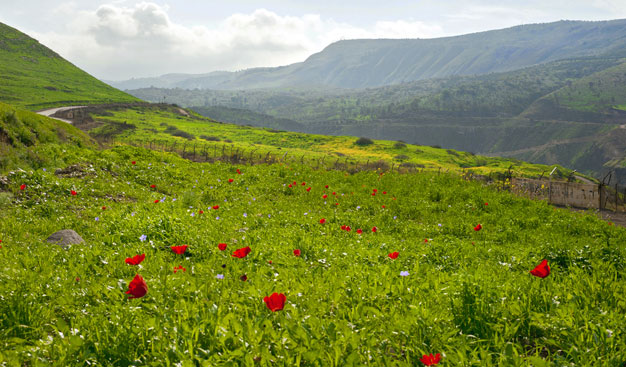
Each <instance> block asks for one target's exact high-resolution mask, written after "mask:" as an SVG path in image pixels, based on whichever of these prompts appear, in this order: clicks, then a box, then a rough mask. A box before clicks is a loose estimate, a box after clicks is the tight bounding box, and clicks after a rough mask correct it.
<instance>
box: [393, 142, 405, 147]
mask: <svg viewBox="0 0 626 367" xmlns="http://www.w3.org/2000/svg"><path fill="white" fill-rule="evenodd" d="M393 147H394V148H396V149H402V148H406V144H405V143H404V142H401V141H399V142H397V143H395V144H394V145H393Z"/></svg>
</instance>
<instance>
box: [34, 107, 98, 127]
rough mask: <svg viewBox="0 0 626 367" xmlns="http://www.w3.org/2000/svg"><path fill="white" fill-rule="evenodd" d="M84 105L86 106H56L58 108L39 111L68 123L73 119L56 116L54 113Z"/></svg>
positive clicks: (41, 113) (43, 114)
mask: <svg viewBox="0 0 626 367" xmlns="http://www.w3.org/2000/svg"><path fill="white" fill-rule="evenodd" d="M82 107H86V106H67V107H56V108H50V109H48V110H42V111H37V113H38V114H40V115H42V116H47V117H50V118H53V119H55V120H59V121H63V122H67V123H68V124H71V123H72V121H70V120H66V119H62V118H58V117H54V116H52V115H54V114H55V113H57V112H59V111H67V110H72V109H74V108H82Z"/></svg>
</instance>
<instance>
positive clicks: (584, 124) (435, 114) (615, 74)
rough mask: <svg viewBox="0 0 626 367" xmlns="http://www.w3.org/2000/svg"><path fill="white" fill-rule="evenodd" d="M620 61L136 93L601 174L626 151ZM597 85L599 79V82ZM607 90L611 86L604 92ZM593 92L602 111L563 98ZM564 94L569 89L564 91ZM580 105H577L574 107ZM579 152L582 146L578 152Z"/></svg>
mask: <svg viewBox="0 0 626 367" xmlns="http://www.w3.org/2000/svg"><path fill="white" fill-rule="evenodd" d="M625 65H626V63H624V59H623V58H621V57H615V56H611V57H609V56H596V57H586V58H577V59H567V60H560V61H555V62H551V63H548V64H544V65H537V66H533V67H529V68H525V69H521V70H516V71H512V72H506V73H497V74H486V75H477V76H468V77H460V76H456V77H449V78H441V79H430V80H424V81H419V82H411V83H403V84H399V85H394V86H387V87H381V88H374V89H365V90H320V89H314V90H305V89H288V90H279V89H274V90H246V91H213V90H193V91H191V90H182V89H172V90H163V89H154V88H152V89H142V90H136V91H132V93H133V94H135V95H136V96H138V97H141V98H144V99H147V100H152V101H155V100H160V99H161V100H162V99H163V97H164V96H167V99H168V100H170V101H175V102H177V103H183V104H184V103H187V104H203V103H204V104H218V105H219V104H221V105H225V106H229V107H221V108H217V107H192V109H194V110H195V111H198V112H199V113H201V114H204V115H206V116H212V115H211V113H214V112H217V113H218V115H219V116H220V119H223V120H225V121H234V120H236V116H240V115H241V113H239V112H238V113H237V114H235V115H233V116H232V118H229V117H228V113H229V108H236V110H235V111H241V110H240V109H242V108H249V109H254V110H256V111H258V112H261V113H264V114H268V115H272V116H275V117H271V118H267V120H262V121H267V123H268V126H269V124H271V123H272V119H276V118H282V119H289V121H295V122H297V123H299V124H300V125H301V126H302V127H304V128H301V127H290V126H288V125H286V126H287V127H286V129H288V130H296V131H304V132H309V133H321V134H329V135H353V136H367V137H369V138H377V139H402V140H405V141H408V142H411V143H414V144H422V145H439V146H444V147H448V148H450V147H451V148H454V149H458V150H465V151H475V152H480V153H483V154H487V153H488V154H493V155H505V156H511V157H516V158H519V159H524V160H530V161H533V162H544V163H553V162H560V163H562V164H563V165H565V166H568V167H572V168H576V169H578V171H580V172H586V173H588V174H590V175H596V176H597V175H599V174H600V172H601V171H603V170H604V169H605V166H606V164H607V162H608V161H611V160H614V159H616V158H619V157H616V156H615V152H626V146H625V145H624V144H625V143H624V142H625V141H626V140H619V139H613V138H612V136H614V135H616V134H617V135H620V133H621V132H620V130H618V127H619V124H621V122H620V121H623V116H620V115H619V113H618V111H617V109H615V110H613V109H611V108H612V107H614V106H619V105H620V103H622V104H623V103H624V101H626V96H625V95H623V93H622V92H623V88H621V89H620V87H621V85H623V81H622V79H620V78H623V75H622V74H623V70H624V67H625ZM593 80H595V82H593ZM608 85H611V86H612V87H611V88H600V86H603V87H604V86H608ZM590 86H595V87H594V90H595V92H594V93H596V94H597V98H596V99H593V98H589V99H588V100H589V103H590V105H597V104H595V102H593V101H594V100H597V101H605V102H606V101H608V102H609V104H608V105H607V104H605V105H603V107H602V108H603V110H598V109H596V110H595V111H587V110H581V109H571V108H566V107H567V106H566V105H565V104H564V103H561V104H557V103H556V102H555V101H557V100H559V101H560V100H563V101H567V99H566V98H565V97H562V95H565V96H579V97H580V98H579V100H578V102H576V103H578V104H581V103H583V102H582V101H585V100H586V99H585V98H586V97H585V96H586V95H588V94H589V91H588V90H587V89H588V88H590ZM565 91H567V92H565ZM568 103H569V104H572V105H573V104H574V102H571V103H570V102H568ZM577 148H581V149H577Z"/></svg>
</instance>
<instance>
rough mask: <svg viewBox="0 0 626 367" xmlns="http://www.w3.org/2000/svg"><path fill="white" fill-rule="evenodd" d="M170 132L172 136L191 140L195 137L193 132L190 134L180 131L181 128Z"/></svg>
mask: <svg viewBox="0 0 626 367" xmlns="http://www.w3.org/2000/svg"><path fill="white" fill-rule="evenodd" d="M170 134H172V136H179V137H181V138H185V139H187V140H193V139H195V138H196V137H195V136H194V135H193V134H190V133H188V132H186V131H182V130H175V131H173V132H171V133H170Z"/></svg>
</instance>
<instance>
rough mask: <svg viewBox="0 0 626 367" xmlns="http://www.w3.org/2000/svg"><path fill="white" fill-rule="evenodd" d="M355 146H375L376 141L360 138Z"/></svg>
mask: <svg viewBox="0 0 626 367" xmlns="http://www.w3.org/2000/svg"><path fill="white" fill-rule="evenodd" d="M355 144H356V145H360V146H366V145H372V144H374V141H373V140H372V139H370V138H358V139H357V141H356V142H355Z"/></svg>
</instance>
